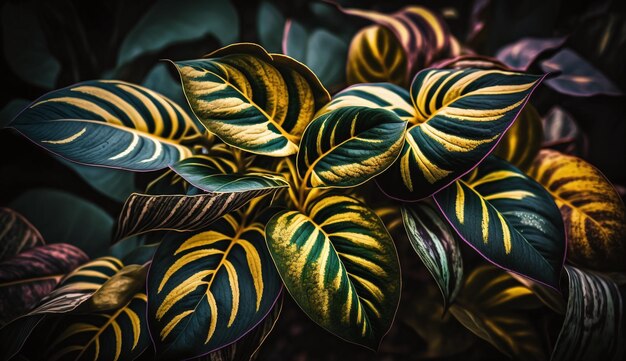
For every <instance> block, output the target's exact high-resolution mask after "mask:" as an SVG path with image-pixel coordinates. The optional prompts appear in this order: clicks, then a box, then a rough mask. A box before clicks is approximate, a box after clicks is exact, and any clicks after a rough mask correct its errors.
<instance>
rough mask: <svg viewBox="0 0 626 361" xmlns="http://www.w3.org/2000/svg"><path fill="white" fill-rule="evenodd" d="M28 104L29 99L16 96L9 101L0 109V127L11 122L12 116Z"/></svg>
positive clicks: (6, 125)
mask: <svg viewBox="0 0 626 361" xmlns="http://www.w3.org/2000/svg"><path fill="white" fill-rule="evenodd" d="M28 104H30V100H26V99H22V98H17V99H13V100H11V101H9V102H8V103H7V104H6V105H5V106H4V107H3V108H2V110H0V129H2V128H4V127H8V126H9V124H11V121H12V120H13V118H15V117H16V116H17V115H18V114H19V113H20V112H21V111H22V110H23V109H25V108H26V107H27V106H28Z"/></svg>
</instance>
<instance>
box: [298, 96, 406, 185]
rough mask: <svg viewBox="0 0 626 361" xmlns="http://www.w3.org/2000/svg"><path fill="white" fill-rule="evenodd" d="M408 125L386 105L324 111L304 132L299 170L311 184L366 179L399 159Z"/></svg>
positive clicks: (361, 180)
mask: <svg viewBox="0 0 626 361" xmlns="http://www.w3.org/2000/svg"><path fill="white" fill-rule="evenodd" d="M406 125H407V123H406V122H405V121H403V120H402V119H400V118H399V117H398V116H397V115H395V114H394V113H393V112H391V111H389V110H386V109H372V108H367V107H349V108H340V109H337V110H335V111H331V112H329V113H325V114H322V115H321V116H319V117H317V118H315V119H314V120H313V122H311V124H310V125H309V126H308V127H307V129H306V131H305V132H304V135H303V136H302V142H301V143H300V149H299V151H298V158H297V166H298V174H299V175H300V177H302V179H304V181H305V182H306V184H307V186H310V187H351V186H356V185H359V184H361V183H364V182H366V181H367V180H369V179H371V178H372V177H374V176H376V175H378V174H380V173H382V172H383V171H384V170H385V169H387V168H388V167H389V166H390V165H391V163H393V162H394V161H395V160H396V158H397V157H398V154H399V152H400V149H402V144H403V141H404V132H405V129H406Z"/></svg>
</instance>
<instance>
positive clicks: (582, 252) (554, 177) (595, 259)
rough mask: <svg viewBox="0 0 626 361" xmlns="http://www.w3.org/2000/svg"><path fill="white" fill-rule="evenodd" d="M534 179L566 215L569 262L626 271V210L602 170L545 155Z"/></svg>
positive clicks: (537, 162)
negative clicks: (625, 260) (625, 241)
mask: <svg viewBox="0 0 626 361" xmlns="http://www.w3.org/2000/svg"><path fill="white" fill-rule="evenodd" d="M528 174H529V175H531V176H532V177H533V178H535V179H536V180H537V181H538V182H539V183H541V184H543V186H544V187H545V188H546V189H547V190H548V192H550V194H551V195H552V197H553V198H554V201H555V202H556V204H557V206H558V207H559V209H560V210H561V215H562V216H563V221H564V222H565V227H566V230H567V235H568V243H567V259H568V260H569V261H571V262H574V263H576V264H580V265H584V266H588V267H592V268H594V269H598V270H612V271H624V270H626V262H624V254H626V244H625V243H624V239H625V238H626V221H625V220H626V208H625V207H624V203H623V202H622V199H621V198H620V196H619V194H617V192H616V191H615V188H613V186H612V185H611V183H610V182H609V181H608V180H607V179H606V178H605V177H604V175H603V174H602V173H601V172H600V171H599V170H598V169H596V168H595V167H594V166H592V165H591V164H589V163H587V162H585V161H584V160H582V159H580V158H577V157H573V156H568V155H565V154H562V153H559V152H557V151H553V150H548V149H544V150H542V151H541V152H540V153H539V156H538V157H537V158H536V159H535V162H534V163H533V165H532V167H531V169H530V170H529V171H528Z"/></svg>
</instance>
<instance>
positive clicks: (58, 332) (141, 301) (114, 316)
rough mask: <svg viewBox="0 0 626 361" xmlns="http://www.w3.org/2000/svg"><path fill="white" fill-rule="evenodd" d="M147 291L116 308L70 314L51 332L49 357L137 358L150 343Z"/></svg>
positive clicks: (47, 355) (64, 358)
mask: <svg viewBox="0 0 626 361" xmlns="http://www.w3.org/2000/svg"><path fill="white" fill-rule="evenodd" d="M146 302H147V297H146V294H145V293H143V292H139V293H137V294H135V295H134V296H133V297H132V299H131V300H130V301H129V302H128V303H127V304H125V305H124V306H123V307H120V308H118V309H115V310H111V311H106V312H94V313H89V314H86V315H66V316H63V318H62V319H61V320H60V321H59V322H58V323H57V324H56V327H55V328H54V329H53V330H52V332H51V333H50V335H51V338H50V339H49V342H48V343H47V347H46V348H45V351H44V356H43V359H45V360H50V361H52V360H111V361H117V360H133V359H135V358H136V357H138V356H139V355H141V354H142V353H143V352H144V351H145V350H146V349H147V348H148V347H149V346H150V336H149V335H148V328H147V325H146Z"/></svg>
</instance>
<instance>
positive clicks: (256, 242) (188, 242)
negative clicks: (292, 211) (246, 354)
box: [148, 211, 281, 358]
mask: <svg viewBox="0 0 626 361" xmlns="http://www.w3.org/2000/svg"><path fill="white" fill-rule="evenodd" d="M247 216H250V217H251V214H249V212H244V211H240V212H235V213H231V214H227V215H225V216H224V217H222V218H221V219H220V220H218V221H217V222H215V223H214V224H213V225H211V227H210V228H208V229H205V230H203V231H201V232H199V233H195V234H189V233H170V234H168V236H167V237H166V239H164V240H163V242H162V243H161V245H160V246H159V248H158V250H157V252H156V254H155V256H154V260H153V263H152V266H151V268H150V273H149V276H148V295H149V298H150V302H149V306H148V315H149V325H150V330H151V334H152V337H153V341H154V343H155V346H156V350H157V354H158V356H159V357H163V358H171V357H175V358H190V357H194V356H199V355H202V354H205V353H207V352H211V351H214V350H216V349H218V348H220V347H223V346H226V345H228V344H230V343H232V342H234V341H236V340H237V339H238V338H240V337H241V336H242V335H244V334H246V333H247V332H249V331H250V330H251V329H252V328H253V327H254V326H255V325H257V324H258V323H259V322H260V321H261V320H263V318H264V317H265V316H266V315H267V314H268V313H269V312H270V310H271V307H272V305H273V304H274V303H275V302H276V299H277V297H278V295H279V293H280V290H281V284H280V279H279V278H278V275H277V274H276V270H275V268H274V266H273V265H272V261H271V258H270V256H269V254H268V251H267V248H266V245H265V242H263V224H261V223H259V222H258V221H256V220H254V219H246V217H247Z"/></svg>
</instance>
